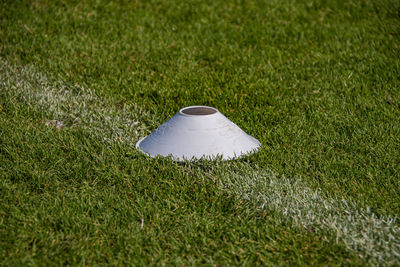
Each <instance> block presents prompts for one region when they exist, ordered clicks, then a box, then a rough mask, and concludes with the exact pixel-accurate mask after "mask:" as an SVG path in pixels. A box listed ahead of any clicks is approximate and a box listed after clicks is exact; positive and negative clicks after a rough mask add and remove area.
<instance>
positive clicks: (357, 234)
mask: <svg viewBox="0 0 400 267" xmlns="http://www.w3.org/2000/svg"><path fill="white" fill-rule="evenodd" d="M0 74H1V75H0V89H1V90H4V91H5V92H6V94H7V97H9V98H10V99H14V100H13V101H17V102H16V105H18V104H21V103H20V102H23V104H24V105H27V106H28V108H33V109H35V110H42V111H43V112H44V113H45V114H46V116H48V119H49V120H51V121H56V122H57V123H56V125H65V126H66V127H67V126H74V125H77V126H78V127H83V128H86V129H89V130H90V131H91V132H93V133H96V134H97V135H99V136H100V137H101V138H103V139H104V140H109V141H116V142H118V143H124V144H128V145H132V147H134V145H135V143H136V141H137V140H138V139H139V137H141V136H144V135H146V134H147V133H148V131H147V129H146V127H144V126H143V125H142V124H140V123H139V121H140V120H143V118H145V117H147V118H148V119H149V120H150V121H153V122H154V123H155V122H156V121H157V120H156V119H155V118H150V117H149V116H150V115H149V114H148V113H147V112H144V111H143V110H141V109H139V108H138V107H137V106H132V105H125V106H124V107H123V108H122V109H117V108H116V107H114V106H113V105H110V106H106V105H105V102H104V100H102V99H100V98H99V97H97V96H96V95H95V94H94V92H93V91H92V90H87V89H83V88H81V87H77V86H68V85H66V84H65V83H63V82H61V81H53V80H51V79H49V78H47V76H46V75H44V74H41V73H40V72H38V71H36V70H35V68H33V67H21V68H18V67H14V66H12V65H11V64H9V63H8V62H7V61H6V60H4V59H0ZM10 101H11V100H10ZM58 122H62V124H58ZM238 164H239V163H238ZM217 167H218V165H217V166H215V168H217ZM235 169H236V171H234V170H233V169H229V168H228V169H227V168H226V167H222V168H221V169H218V170H217V169H214V170H212V171H211V172H209V173H205V175H206V176H207V175H213V174H216V175H219V176H220V177H221V179H219V183H220V184H219V186H220V188H221V189H222V190H226V191H228V192H229V193H233V194H234V195H235V196H236V197H237V200H238V201H241V202H243V200H244V201H245V202H247V203H248V204H251V205H253V206H255V207H257V208H259V209H269V210H273V211H275V212H277V214H278V215H279V216H278V218H280V220H281V221H282V222H283V221H290V222H292V223H293V225H295V226H298V227H302V228H305V229H307V230H312V231H316V232H320V233H321V234H323V233H324V232H328V233H330V234H333V235H334V236H335V237H336V242H342V243H344V245H345V246H346V247H347V248H348V249H350V250H352V251H355V252H356V253H357V254H358V255H359V256H360V257H362V258H363V259H365V260H367V261H368V262H369V263H371V264H373V265H382V264H384V265H399V264H400V228H399V227H398V226H397V225H396V221H395V219H394V218H391V217H385V216H376V215H375V214H374V213H372V212H371V211H370V210H369V209H360V208H358V207H357V206H356V205H355V204H354V203H353V202H351V201H346V200H345V199H332V198H328V197H327V196H325V195H324V194H323V192H321V191H320V190H313V189H311V188H309V187H308V186H307V185H306V184H305V183H304V182H303V181H301V179H289V178H286V177H282V176H281V177H277V176H276V175H275V174H274V173H272V172H270V171H266V170H261V169H256V170H255V169H254V168H252V167H250V166H249V165H247V164H243V163H242V164H241V166H240V171H239V172H240V173H239V172H238V171H237V170H238V168H235Z"/></svg>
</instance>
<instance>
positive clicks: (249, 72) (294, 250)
mask: <svg viewBox="0 0 400 267" xmlns="http://www.w3.org/2000/svg"><path fill="white" fill-rule="evenodd" d="M399 8H400V4H399V2H397V1H350V0H349V1H311V0H310V1H289V0H285V1H224V2H217V1H191V2H190V3H187V2H186V1H165V2H164V1H142V2H134V3H133V2H131V1H115V2H105V1H104V2H102V1H83V2H81V1H63V2H61V1H57V3H53V1H39V0H38V1H9V3H8V2H7V1H6V2H3V3H2V4H0V56H1V58H3V59H6V60H7V61H9V62H11V63H12V64H16V65H17V66H26V65H34V66H35V67H36V68H37V69H38V70H40V71H41V72H43V73H46V74H48V75H49V76H50V77H52V78H54V79H59V80H62V81H64V82H65V83H67V84H70V85H81V86H84V87H86V88H91V89H94V90H95V91H96V93H97V94H99V95H100V96H101V98H104V99H109V100H110V99H111V100H110V101H111V105H112V106H116V107H118V106H119V105H121V104H136V105H138V106H139V107H140V108H142V109H144V110H147V111H148V112H149V115H148V116H144V117H143V118H142V121H141V123H143V124H144V125H147V128H146V131H147V133H148V132H150V131H152V130H154V127H155V125H156V124H158V123H161V122H163V121H165V120H166V119H168V118H169V117H171V116H172V115H173V114H174V113H175V112H176V111H177V110H178V109H179V108H181V107H183V106H188V105H191V104H204V105H210V106H214V107H216V108H218V109H219V110H220V111H221V112H222V113H224V114H226V115H227V116H228V117H229V118H230V119H231V120H232V121H234V122H235V123H237V124H238V125H239V126H240V127H242V128H243V129H244V130H245V131H246V132H248V133H249V134H251V135H253V136H255V137H256V138H257V139H259V140H260V141H261V142H262V144H263V148H262V149H261V151H260V152H259V153H257V154H256V155H253V156H250V157H247V158H245V159H242V160H240V161H239V162H240V163H248V164H250V165H257V166H259V167H260V168H263V169H266V170H268V169H271V170H273V171H275V172H276V173H278V174H281V175H285V176H288V177H295V176H301V177H302V179H303V180H304V181H305V182H306V183H307V184H308V185H309V186H310V187H312V188H314V189H317V188H320V189H321V190H323V191H324V192H326V194H327V195H328V196H330V197H332V198H334V197H342V196H343V197H345V198H346V199H350V200H353V201H355V202H356V203H357V204H358V205H359V206H360V207H366V206H370V207H371V208H372V211H374V212H375V213H376V214H378V215H385V214H386V215H391V216H394V215H397V214H399V213H400V193H399V192H400V179H399V178H400V137H399V136H400V61H399V58H400V57H399V56H400V53H399V51H400V49H399V48H400V43H399V40H400V38H399V36H400V18H399V16H398V11H399ZM0 75H4V76H3V77H2V79H8V77H5V75H6V73H4V72H3V73H1V74H0ZM0 89H1V93H0V175H1V189H0V206H1V209H0V248H1V249H0V250H1V254H0V255H1V258H2V261H1V264H2V265H9V264H16V265H25V264H27V263H28V264H32V265H34V264H39V265H41V264H44V265H46V264H47V265H51V264H54V263H58V264H63V263H70V264H78V263H80V264H82V265H85V264H88V265H93V264H107V263H108V264H124V265H125V264H129V263H131V264H137V265H140V264H151V263H153V264H162V263H169V264H186V265H191V264H219V265H229V264H249V265H254V264H256V263H258V264H263V263H264V264H276V265H287V264H288V263H289V262H290V263H294V264H298V265H309V264H311V263H316V264H326V263H330V264H333V265H343V264H345V265H348V264H354V265H358V264H367V263H368V262H367V261H366V259H364V260H362V259H360V258H358V256H357V252H354V251H353V252H352V251H348V250H347V249H346V248H345V247H344V246H343V244H341V243H340V242H335V240H334V237H333V236H331V235H330V234H329V233H321V232H313V231H309V230H304V229H299V228H296V227H293V226H292V225H291V224H290V222H287V223H281V222H280V221H278V220H277V219H276V212H275V211H268V210H267V211H265V210H264V211H260V210H257V209H254V208H252V207H251V205H245V204H243V203H240V202H238V201H236V200H235V199H234V196H233V195H231V194H229V192H226V191H221V190H220V189H219V187H218V186H216V184H217V183H218V180H220V179H223V177H215V178H214V179H210V178H206V177H208V176H204V175H203V172H209V169H210V168H211V167H210V165H209V164H210V163H206V162H205V163H204V162H203V163H201V162H200V163H192V164H178V163H175V162H173V161H171V160H170V159H161V158H157V159H148V158H146V157H145V156H144V155H141V154H140V153H138V152H136V151H133V150H132V148H131V147H129V146H126V145H121V144H114V143H111V144H108V143H107V144H105V143H104V142H101V141H99V138H98V136H97V135H96V134H95V133H93V132H90V131H88V130H87V129H83V128H80V127H77V128H74V127H65V128H63V130H60V131H59V130H57V129H55V128H53V127H47V126H46V125H45V124H44V121H45V120H47V119H54V118H48V117H47V114H46V112H45V111H43V110H37V109H34V108H32V107H30V106H28V105H24V104H22V103H19V102H18V101H17V100H16V99H13V98H10V95H9V94H8V93H5V91H6V90H4V88H0ZM218 164H220V165H221V166H222V167H223V166H226V165H228V166H235V165H236V162H229V163H222V162H219V163H217V166H218ZM211 165H212V164H211ZM397 225H399V224H398V223H397Z"/></svg>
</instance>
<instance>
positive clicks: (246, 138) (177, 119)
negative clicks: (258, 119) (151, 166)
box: [136, 106, 261, 161]
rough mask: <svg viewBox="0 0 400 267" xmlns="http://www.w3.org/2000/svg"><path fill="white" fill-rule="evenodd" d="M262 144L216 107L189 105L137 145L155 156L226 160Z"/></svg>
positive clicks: (180, 158) (179, 158) (248, 151)
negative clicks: (218, 157) (220, 158)
mask: <svg viewBox="0 0 400 267" xmlns="http://www.w3.org/2000/svg"><path fill="white" fill-rule="evenodd" d="M260 146H261V143H260V142H259V141H258V140H257V139H255V138H253V137H251V136H250V135H248V134H246V133H245V132H244V131H243V130H242V129H240V128H239V127H238V126H237V125H236V124H234V123H233V122H232V121H230V120H229V119H228V118H226V117H225V116H224V115H222V114H221V113H220V112H219V111H218V110H217V109H216V108H212V107H207V106H190V107H186V108H183V109H181V110H180V111H179V112H178V113H177V114H176V115H175V116H173V117H172V118H171V119H170V120H168V121H167V122H165V123H164V124H162V125H161V126H160V127H158V128H157V129H156V130H155V131H154V132H153V133H151V134H150V135H149V136H147V137H145V138H142V139H141V140H139V142H137V144H136V148H137V149H139V150H140V151H142V152H145V153H147V154H149V155H150V156H152V157H154V156H157V155H161V156H170V155H171V156H172V157H173V158H174V159H175V160H179V161H183V160H192V159H200V158H203V157H204V158H207V159H215V157H217V156H221V157H222V159H225V160H228V159H233V158H237V157H240V156H242V155H247V154H250V153H251V152H254V151H256V150H257V149H258V148H259V147H260Z"/></svg>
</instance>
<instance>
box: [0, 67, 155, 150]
mask: <svg viewBox="0 0 400 267" xmlns="http://www.w3.org/2000/svg"><path fill="white" fill-rule="evenodd" d="M0 73H1V75H0V86H1V87H2V88H4V89H5V93H6V94H8V98H9V99H14V101H17V102H15V104H23V105H26V106H27V107H28V108H32V109H34V110H36V111H42V112H44V113H45V115H46V117H47V121H46V122H44V123H45V124H46V125H50V126H51V125H56V127H57V128H58V129H61V128H63V127H80V128H84V129H88V130H90V132H91V133H94V134H96V135H98V136H99V137H101V138H102V139H103V140H106V141H116V142H122V143H125V144H129V145H132V147H133V149H134V145H135V143H136V142H137V140H138V139H139V136H144V135H145V134H148V132H149V131H148V130H147V128H146V127H145V126H144V125H143V123H139V121H143V119H144V118H147V119H148V121H151V119H152V118H151V117H150V114H149V113H148V112H145V111H144V110H143V109H141V108H139V107H137V106H136V105H123V106H121V107H117V106H116V105H112V104H111V105H107V103H106V102H105V101H104V99H101V98H100V97H98V96H96V94H95V93H94V91H93V90H90V89H85V88H82V87H80V86H75V85H74V86H71V85H68V84H66V83H64V82H62V81H59V80H54V79H51V78H49V77H48V76H47V75H45V74H43V73H41V72H39V71H37V70H36V69H35V68H34V67H32V66H26V67H16V66H13V65H11V64H9V63H8V61H6V60H4V59H0ZM4 89H2V90H4Z"/></svg>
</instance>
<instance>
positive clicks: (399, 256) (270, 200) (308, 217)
mask: <svg viewBox="0 0 400 267" xmlns="http://www.w3.org/2000/svg"><path fill="white" fill-rule="evenodd" d="M235 169H236V170H238V169H240V173H237V171H232V170H225V171H222V172H221V171H219V172H218V173H219V175H221V176H222V178H223V179H220V181H221V182H220V183H221V184H220V186H221V188H222V189H223V190H227V191H229V192H233V193H234V195H235V196H236V197H237V199H238V200H246V201H247V203H251V205H255V206H256V207H257V208H259V209H268V210H273V211H275V212H277V213H278V214H279V218H280V220H281V221H282V222H284V221H286V222H288V221H289V222H291V223H293V224H294V225H296V226H298V227H302V228H305V229H307V230H310V231H313V232H314V231H315V232H319V233H320V234H322V235H323V233H324V232H325V233H327V232H328V233H329V234H332V235H333V236H335V237H336V242H342V243H343V244H344V245H345V246H346V247H347V248H348V249H349V250H352V251H355V252H356V253H357V254H358V255H359V256H360V257H362V258H363V259H365V260H367V261H368V262H369V263H370V264H372V265H399V264H400V228H399V227H398V226H397V225H396V220H395V218H392V217H389V216H377V215H375V214H374V213H372V212H371V210H370V209H360V208H358V207H357V206H356V204H355V203H354V202H352V201H346V200H345V199H332V198H328V197H327V196H326V195H324V193H323V192H322V191H321V190H313V189H311V188H310V187H308V186H307V185H306V184H305V182H304V181H302V180H301V179H300V178H294V179H289V178H287V177H284V176H280V177H277V175H275V174H274V173H273V172H271V171H266V170H254V168H251V167H250V166H249V165H247V164H243V165H242V166H241V168H237V167H235Z"/></svg>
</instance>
